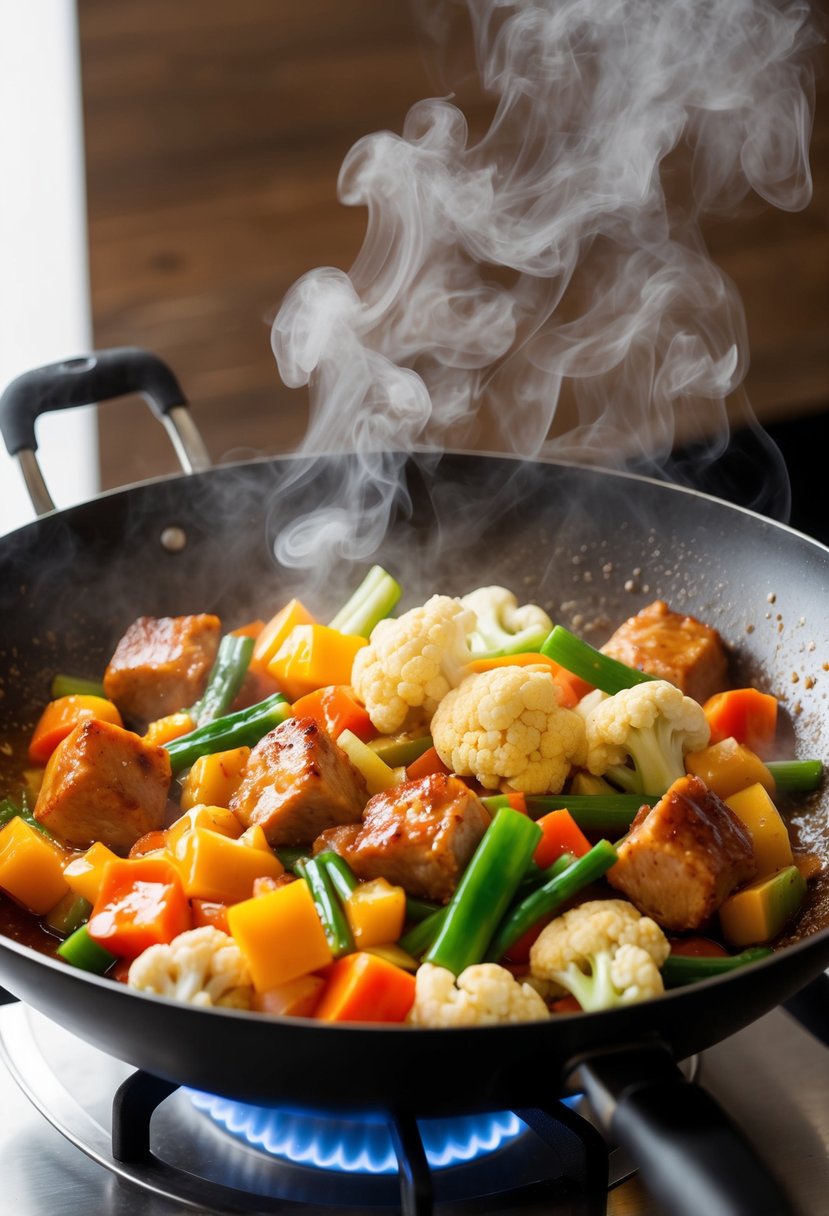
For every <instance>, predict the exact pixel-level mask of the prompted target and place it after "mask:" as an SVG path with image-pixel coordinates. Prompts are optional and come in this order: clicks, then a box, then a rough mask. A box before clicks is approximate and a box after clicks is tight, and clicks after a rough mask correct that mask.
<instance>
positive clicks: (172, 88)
mask: <svg viewBox="0 0 829 1216" xmlns="http://www.w3.org/2000/svg"><path fill="white" fill-rule="evenodd" d="M78 11H79V19H80V39H81V55H82V69H83V84H84V114H85V131H86V149H87V163H88V182H87V190H88V206H89V238H90V256H91V281H92V305H93V320H94V333H95V342H96V345H98V346H111V345H118V344H136V345H143V346H148V347H150V348H151V349H154V350H156V351H158V353H159V354H161V355H162V356H164V357H166V358H167V359H168V360H169V361H170V363H171V364H172V366H173V368H174V369H175V371H176V372H177V374H178V375H179V378H180V379H181V381H182V384H183V386H184V389H185V392H186V393H187V394H188V396H189V398H190V400H191V402H192V403H193V406H194V412H195V414H196V417H197V420H198V421H199V423H200V425H201V426H202V428H203V430H204V433H205V436H206V439H207V443H208V447H209V449H210V451H211V454H212V455H213V458H214V459H221V458H224V457H226V456H228V455H230V454H237V455H245V454H248V453H253V452H267V453H274V452H278V451H281V450H285V449H286V448H288V447H290V446H292V445H293V444H294V443H295V442H296V441H297V439H298V438H299V437H300V436H301V435H302V433H303V430H304V427H305V418H306V415H305V399H304V391H291V390H288V389H286V388H285V387H284V386H283V385H281V383H280V381H279V378H278V375H277V370H276V365H275V362H274V359H273V356H272V354H271V350H270V340H269V323H270V320H271V319H272V317H273V316H274V314H275V312H276V311H277V309H278V306H279V302H280V301H281V299H282V297H283V295H284V293H285V291H286V289H287V288H288V287H289V286H290V285H291V283H292V282H293V281H294V280H295V279H297V278H298V277H299V276H300V275H301V274H303V273H304V272H305V271H307V270H309V269H311V268H313V267H315V266H323V265H332V266H339V267H342V268H345V269H347V268H348V267H349V265H350V264H351V262H352V261H353V259H354V257H355V255H356V253H357V251H358V249H359V247H360V244H361V242H362V236H363V227H364V213H363V211H362V209H354V208H347V207H343V206H341V205H340V204H339V203H338V202H337V199H336V180H337V173H338V170H339V167H340V164H341V162H342V159H343V157H344V155H345V153H346V152H347V151H348V149H349V148H350V147H351V145H352V144H353V143H354V142H355V140H357V139H358V138H359V137H360V136H361V135H364V134H367V133H368V132H371V131H375V130H379V129H382V128H389V129H392V130H395V131H399V130H400V128H401V125H402V122H403V118H404V116H405V114H406V111H407V110H408V108H409V106H410V105H411V104H412V103H413V102H414V101H416V100H418V99H419V98H421V97H425V96H433V95H436V94H437V93H439V92H440V91H441V90H440V85H439V82H437V80H436V79H435V78H434V77H433V76H432V75H430V72H429V70H427V67H426V65H425V60H424V57H423V56H422V55H421V51H420V48H419V46H418V42H417V38H416V36H415V33H414V26H413V22H412V18H411V10H410V8H409V5H408V4H407V3H405V2H404V0H303V2H302V3H301V4H295V3H288V2H286V0H233V2H232V3H226V2H224V0H130V3H128V4H112V3H111V2H110V0H78ZM817 113H818V117H817V123H816V128H815V133H814V139H813V144H812V155H813V171H814V177H815V194H814V199H813V202H812V203H811V205H810V206H809V208H808V209H807V210H806V211H803V212H800V213H794V214H791V213H784V212H778V211H775V210H773V209H772V208H770V207H767V206H765V205H760V204H757V203H755V204H754V205H753V206H752V207H751V208H750V209H749V210H748V211H747V212H745V213H744V214H743V215H741V216H740V217H739V218H736V219H734V220H729V221H727V222H725V221H723V222H719V223H717V224H716V225H711V226H709V228H708V230H707V238H708V242H709V246H710V249H711V251H712V253H713V255H714V257H715V258H716V260H717V261H718V262H719V264H720V265H721V266H722V267H723V268H724V269H725V270H726V271H727V273H728V274H729V275H731V276H732V278H733V279H734V280H735V281H736V283H737V285H738V287H739V289H740V291H741V293H742V296H743V300H744V303H745V308H746V313H747V318H748V326H749V336H750V342H751V359H752V364H751V371H750V375H749V380H748V388H749V392H750V396H751V400H752V402H753V404H754V407H755V409H756V411H757V412H758V414H759V415H760V416H761V418H762V419H763V420H764V421H766V420H771V419H775V418H778V417H781V416H789V415H791V414H799V413H805V412H811V411H817V410H819V409H823V408H824V406H825V405H827V404H828V403H829V326H827V317H829V288H828V287H827V284H829V91H828V90H827V86H826V83H825V81H823V82H822V83H821V85H820V92H819V97H818V111H817ZM156 430H158V431H159V432H160V428H157V426H156V424H155V423H154V422H153V420H152V419H151V417H150V416H149V413H148V412H147V413H146V416H145V411H144V410H143V409H142V410H135V411H129V410H126V411H124V410H119V409H118V408H117V407H112V408H110V409H109V410H104V411H102V419H101V440H102V455H103V479H104V485H105V486H110V485H113V484H123V483H126V482H130V481H134V480H138V479H140V478H143V477H147V476H152V475H153V474H154V473H156V472H162V471H168V470H172V469H173V468H175V462H174V460H173V458H172V456H171V455H170V453H169V450H168V449H167V446H166V440H165V438H164V436H163V433H156Z"/></svg>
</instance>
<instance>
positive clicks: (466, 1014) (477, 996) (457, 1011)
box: [407, 963, 549, 1026]
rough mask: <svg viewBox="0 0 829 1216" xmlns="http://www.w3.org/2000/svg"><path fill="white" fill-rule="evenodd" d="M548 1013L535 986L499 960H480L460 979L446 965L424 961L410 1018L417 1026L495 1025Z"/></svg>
mask: <svg viewBox="0 0 829 1216" xmlns="http://www.w3.org/2000/svg"><path fill="white" fill-rule="evenodd" d="M546 1017H549V1011H548V1009H547V1006H546V1005H545V1003H544V1001H543V999H542V998H541V997H540V996H539V995H538V993H537V992H536V991H535V989H534V988H531V987H530V985H529V984H521V983H519V982H518V980H516V979H515V977H514V976H513V975H512V973H511V972H510V971H507V969H506V967H499V966H498V964H497V963H476V964H475V965H474V966H472V967H467V968H466V970H464V971H462V972H461V973H460V975H459V976H458V978H457V980H456V979H455V977H454V975H453V974H452V972H451V971H447V970H446V968H445V967H435V966H433V964H432V963H423V964H422V965H421V966H420V967H419V968H418V970H417V976H416V978H415V999H414V1005H413V1006H412V1008H411V1011H410V1013H409V1016H408V1019H407V1020H408V1021H409V1022H410V1023H411V1024H412V1025H414V1026H494V1025H496V1024H497V1023H499V1022H534V1021H537V1020H538V1019H539V1018H546Z"/></svg>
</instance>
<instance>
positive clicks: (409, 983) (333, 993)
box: [314, 951, 415, 1022]
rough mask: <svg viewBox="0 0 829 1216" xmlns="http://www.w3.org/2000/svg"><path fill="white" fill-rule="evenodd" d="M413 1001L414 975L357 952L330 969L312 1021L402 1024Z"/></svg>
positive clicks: (384, 961)
mask: <svg viewBox="0 0 829 1216" xmlns="http://www.w3.org/2000/svg"><path fill="white" fill-rule="evenodd" d="M414 997H415V977H414V976H413V975H411V974H410V973H409V972H408V971H403V970H402V969H401V968H400V967H395V965H394V964H393V963H388V962H386V960H385V959H383V958H379V957H378V956H377V955H376V954H368V953H366V952H365V951H358V952H357V953H356V954H346V955H345V957H344V958H340V959H337V961H336V962H335V963H334V965H333V966H332V967H331V969H330V973H329V976H328V983H327V984H326V986H325V991H324V992H323V994H322V997H321V998H320V1002H319V1004H318V1005H317V1008H316V1011H315V1013H314V1017H316V1018H319V1019H321V1020H322V1021H323V1022H402V1021H403V1020H404V1018H405V1017H406V1014H407V1013H408V1012H409V1010H410V1009H411V1007H412V1005H413V1004H414Z"/></svg>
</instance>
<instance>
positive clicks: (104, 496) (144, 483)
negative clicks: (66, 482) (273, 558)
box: [0, 445, 829, 555]
mask: <svg viewBox="0 0 829 1216" xmlns="http://www.w3.org/2000/svg"><path fill="white" fill-rule="evenodd" d="M371 450H372V451H376V452H378V453H381V454H384V455H391V456H401V457H403V458H404V459H405V460H406V461H408V460H411V459H412V458H413V457H418V456H432V457H438V458H439V459H443V458H444V457H451V458H455V457H462V458H464V459H468V460H487V461H497V462H503V463H510V464H513V465H516V466H520V465H528V466H533V465H539V464H541V465H545V466H547V467H553V468H562V469H568V470H574V471H578V472H580V473H588V474H595V475H597V476H602V477H611V478H615V479H617V480H619V481H633V482H637V483H641V484H644V485H649V486H653V487H656V488H657V489H658V490H660V491H662V490H664V491H666V492H668V493H672V494H684V495H687V496H688V497H689V498H692V499H700V500H702V501H704V502H708V503H712V504H713V505H715V506H717V507H723V508H725V509H726V510H727V511H736V512H737V513H738V514H740V515H745V516H748V517H749V518H750V519H753V520H756V521H758V522H759V523H761V524H764V525H766V526H768V527H771V528H773V529H777V530H779V531H781V532H784V533H788V534H789V535H791V536H794V537H797V538H798V539H799V540H803V541H805V542H806V543H807V544H809V545H811V546H814V547H815V548H816V549H818V550H820V551H821V552H823V553H825V554H827V555H829V544H824V542H823V541H821V540H818V539H817V538H816V537H814V536H809V535H808V534H807V533H806V532H801V531H799V530H798V529H797V528H794V527H792V525H791V524H787V523H784V522H783V521H782V520H779V519H772V518H771V517H770V516H767V515H761V514H760V512H759V511H755V510H753V508H751V507H745V506H742V505H741V504H740V503H732V502H729V501H728V499H726V498H720V497H718V496H717V495H716V494H709V493H708V492H707V491H706V490H698V489H696V488H695V487H693V486H685V485H680V484H678V483H677V482H672V481H663V480H662V479H661V478H659V477H652V476H650V475H649V474H647V473H636V472H634V471H633V470H631V469H619V468H613V467H611V466H608V465H600V464H581V463H579V462H578V461H575V460H562V459H560V458H559V457H555V456H544V455H536V456H522V455H518V454H516V453H511V452H493V451H478V450H473V449H471V448H439V449H438V448H430V447H427V446H425V445H414V446H413V447H412V448H411V450H410V451H408V452H403V451H398V450H393V451H389V450H388V449H382V448H377V449H371ZM356 455H357V452H356V451H353V450H350V449H349V450H343V451H337V452H335V451H331V452H325V451H323V452H315V453H313V454H310V455H309V454H308V453H303V452H297V451H293V452H280V453H277V454H274V455H267V454H263V455H260V456H252V457H248V458H247V459H240V460H232V461H226V462H222V463H220V464H213V465H211V466H210V468H208V469H200V470H195V471H193V472H192V473H185V472H182V471H180V470H179V471H177V472H171V473H160V474H157V475H156V476H154V477H149V478H146V479H144V480H141V481H136V482H131V483H130V484H128V485H125V486H113V487H111V488H110V489H108V490H101V491H100V492H99V493H98V494H94V495H93V496H92V497H91V498H85V499H83V500H81V501H80V502H76V503H71V504H70V505H68V506H65V507H56V508H55V509H54V510H53V511H47V512H45V513H44V514H43V515H37V516H35V518H34V519H31V520H29V522H28V523H25V524H21V525H20V526H19V527H17V528H13V529H12V530H11V531H9V532H5V533H2V534H0V546H2V544H3V543H4V542H5V541H6V540H8V539H11V538H12V537H16V536H19V535H21V534H22V533H24V532H26V531H27V530H28V529H31V528H35V527H37V526H38V525H39V524H42V523H44V522H46V521H51V520H56V519H58V518H59V517H66V516H68V515H71V514H72V513H73V512H75V511H80V510H83V509H85V508H87V507H93V506H96V505H98V504H99V503H104V502H106V501H108V500H109V499H112V498H115V497H117V496H118V495H121V494H124V495H129V494H132V493H133V492H135V491H143V490H147V489H152V488H153V487H154V486H159V485H172V484H174V483H181V484H182V485H186V484H187V483H188V482H191V481H194V482H195V481H200V480H202V479H207V478H209V477H211V476H212V475H214V474H216V473H224V472H228V473H232V472H234V471H238V470H243V469H248V468H256V467H260V466H262V467H263V466H265V465H275V464H280V463H289V462H293V461H297V462H298V461H302V460H323V461H324V460H341V459H348V458H349V457H354V456H356Z"/></svg>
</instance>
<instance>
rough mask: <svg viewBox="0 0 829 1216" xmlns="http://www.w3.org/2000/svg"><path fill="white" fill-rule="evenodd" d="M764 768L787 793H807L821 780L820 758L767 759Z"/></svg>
mask: <svg viewBox="0 0 829 1216" xmlns="http://www.w3.org/2000/svg"><path fill="white" fill-rule="evenodd" d="M766 768H767V769H768V770H769V772H770V773H771V775H772V777H774V780H775V783H776V785H777V789H778V790H781V791H783V792H785V793H787V794H809V793H811V792H812V790H816V789H818V787H819V786H820V783H821V781H823V761H822V760H767V761H766Z"/></svg>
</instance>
